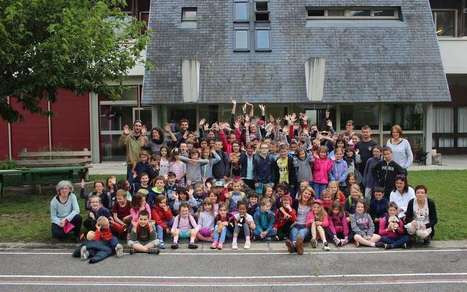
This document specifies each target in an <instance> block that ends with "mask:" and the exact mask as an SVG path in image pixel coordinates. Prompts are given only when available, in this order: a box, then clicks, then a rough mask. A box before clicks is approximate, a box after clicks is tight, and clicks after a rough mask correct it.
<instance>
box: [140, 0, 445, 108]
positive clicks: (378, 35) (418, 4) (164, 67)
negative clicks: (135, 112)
mask: <svg viewBox="0 0 467 292" xmlns="http://www.w3.org/2000/svg"><path fill="white" fill-rule="evenodd" d="M251 1H252V0H250V2H251ZM307 6H399V7H401V11H402V16H403V21H392V20H389V21H383V20H379V21H369V20H350V21H342V20H326V21H321V20H320V21H313V22H309V23H308V24H309V25H306V7H307ZM182 7H197V9H198V12H197V13H198V14H197V15H198V17H199V21H198V28H197V29H183V28H181V27H180V23H181V8H182ZM233 7H234V6H233V0H222V1H219V0H152V1H151V11H150V20H149V27H150V29H152V30H153V33H152V38H151V41H150V44H149V46H148V49H147V59H148V60H149V61H150V62H152V63H153V64H154V65H155V69H153V70H148V69H146V72H145V76H144V85H143V103H144V104H168V103H183V98H182V74H181V63H182V60H184V59H197V60H199V62H200V68H201V69H200V71H201V72H200V98H199V101H198V102H199V103H229V102H230V99H231V97H232V96H233V97H235V98H236V99H237V100H250V101H253V102H266V103H291V102H292V103H305V102H309V100H308V99H307V97H306V88H305V62H306V61H307V60H308V59H309V58H311V57H324V58H326V71H325V85H324V96H323V100H322V102H323V103H342V102H434V101H450V100H451V98H450V95H449V90H448V86H447V81H446V75H445V73H444V71H443V66H442V62H441V56H440V52H439V46H438V41H437V38H436V35H435V32H434V26H433V21H432V14H431V10H430V6H429V1H427V0H339V1H337V0H293V1H290V0H270V1H269V11H270V20H271V42H272V51H271V52H254V50H253V51H250V52H249V53H240V52H233V38H234V29H233V28H234V25H233ZM253 25H254V24H253V22H252V24H251V29H253Z"/></svg>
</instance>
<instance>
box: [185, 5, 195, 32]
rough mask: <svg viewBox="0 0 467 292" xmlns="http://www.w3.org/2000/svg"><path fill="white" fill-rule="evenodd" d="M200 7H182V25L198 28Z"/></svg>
mask: <svg viewBox="0 0 467 292" xmlns="http://www.w3.org/2000/svg"><path fill="white" fill-rule="evenodd" d="M197 13H198V8H197V7H182V27H183V28H197V27H198V24H197V22H198V17H197Z"/></svg>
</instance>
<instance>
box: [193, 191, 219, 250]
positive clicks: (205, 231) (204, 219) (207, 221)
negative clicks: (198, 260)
mask: <svg viewBox="0 0 467 292" xmlns="http://www.w3.org/2000/svg"><path fill="white" fill-rule="evenodd" d="M198 211H199V212H198V226H199V232H198V234H197V235H196V238H197V239H198V240H200V241H212V237H213V231H214V224H215V222H214V221H215V214H214V208H213V205H212V203H211V199H210V198H206V199H204V202H203V204H202V206H201V208H200V209H199V210H198Z"/></svg>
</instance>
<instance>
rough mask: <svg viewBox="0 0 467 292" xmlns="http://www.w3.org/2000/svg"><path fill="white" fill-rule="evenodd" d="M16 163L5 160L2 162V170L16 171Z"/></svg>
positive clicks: (0, 162) (0, 163) (0, 168)
mask: <svg viewBox="0 0 467 292" xmlns="http://www.w3.org/2000/svg"><path fill="white" fill-rule="evenodd" d="M15 168H16V161H14V160H4V161H0V170H8V169H15Z"/></svg>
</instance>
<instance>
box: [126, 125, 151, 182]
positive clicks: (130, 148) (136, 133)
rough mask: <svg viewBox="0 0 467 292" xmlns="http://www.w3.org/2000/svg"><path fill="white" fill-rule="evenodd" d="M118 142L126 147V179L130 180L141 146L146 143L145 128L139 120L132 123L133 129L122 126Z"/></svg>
mask: <svg viewBox="0 0 467 292" xmlns="http://www.w3.org/2000/svg"><path fill="white" fill-rule="evenodd" d="M119 143H120V144H121V145H124V146H125V148H126V161H127V179H128V181H129V182H130V184H131V182H132V180H133V169H134V167H135V166H136V163H137V162H138V160H139V155H140V153H141V150H142V147H145V146H146V145H147V144H148V138H147V137H146V128H145V127H144V126H143V123H142V122H141V121H140V120H136V121H135V122H134V123H133V129H132V130H131V131H130V128H129V127H128V125H125V126H123V133H122V136H121V137H120V140H119Z"/></svg>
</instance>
